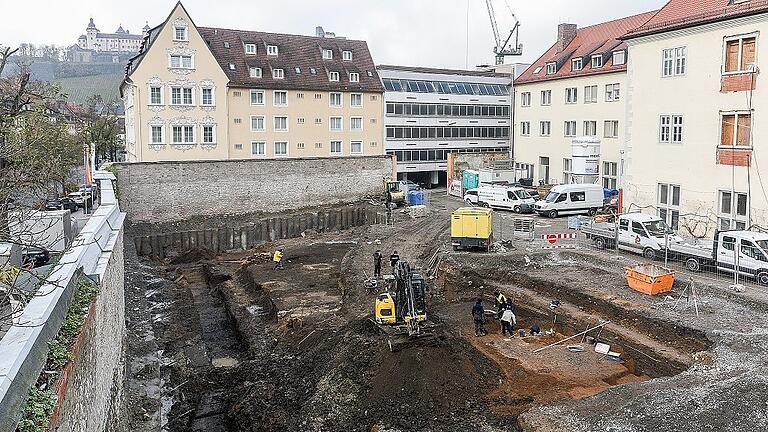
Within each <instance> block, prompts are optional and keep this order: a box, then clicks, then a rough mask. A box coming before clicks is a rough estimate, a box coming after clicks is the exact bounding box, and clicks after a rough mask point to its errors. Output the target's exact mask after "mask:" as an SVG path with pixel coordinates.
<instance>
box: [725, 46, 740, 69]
mask: <svg viewBox="0 0 768 432" xmlns="http://www.w3.org/2000/svg"><path fill="white" fill-rule="evenodd" d="M738 69H739V41H737V40H735V41H729V42H728V43H727V44H726V46H725V71H726V72H733V71H736V70H738Z"/></svg>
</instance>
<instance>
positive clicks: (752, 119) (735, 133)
mask: <svg viewBox="0 0 768 432" xmlns="http://www.w3.org/2000/svg"><path fill="white" fill-rule="evenodd" d="M729 115H732V116H734V121H733V143H732V144H730V145H728V144H723V117H725V116H729ZM745 115H749V116H750V119H749V129H750V133H749V140H750V142H749V145H746V146H743V145H738V141H739V136H738V133H739V127H738V126H739V117H740V116H745ZM754 122H755V116H754V113H753V112H752V111H723V112H721V113H720V139H719V140H718V148H720V149H742V150H749V149H752V148H753V144H754V141H753V140H754V136H753V131H752V128H753V127H754Z"/></svg>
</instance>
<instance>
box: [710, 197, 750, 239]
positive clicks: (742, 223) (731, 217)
mask: <svg viewBox="0 0 768 432" xmlns="http://www.w3.org/2000/svg"><path fill="white" fill-rule="evenodd" d="M725 194H729V195H731V205H730V207H731V208H730V210H729V211H728V212H724V211H723V198H724V196H725ZM739 196H743V197H744V199H745V200H746V206H745V210H746V211H745V213H744V214H743V215H740V214H738V213H737V212H738V207H739V206H738V202H739V200H738V198H739ZM716 211H717V226H718V228H720V229H724V228H725V229H742V230H746V229H747V228H749V227H748V225H747V220H748V217H749V194H747V193H746V192H741V191H731V190H728V189H720V190H718V191H717V209H716ZM723 222H728V226H727V227H725V226H723Z"/></svg>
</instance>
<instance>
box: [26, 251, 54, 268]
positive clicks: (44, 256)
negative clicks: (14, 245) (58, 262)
mask: <svg viewBox="0 0 768 432" xmlns="http://www.w3.org/2000/svg"><path fill="white" fill-rule="evenodd" d="M50 260H51V254H50V253H48V251H47V250H46V249H44V248H41V247H37V246H26V247H24V248H23V249H22V250H21V263H22V265H23V266H30V267H32V268H35V267H40V266H44V265H46V264H48V262H49V261H50Z"/></svg>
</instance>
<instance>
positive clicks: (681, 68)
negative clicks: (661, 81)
mask: <svg viewBox="0 0 768 432" xmlns="http://www.w3.org/2000/svg"><path fill="white" fill-rule="evenodd" d="M685 68H686V48H685V47H678V48H669V49H665V50H664V51H663V54H662V68H661V75H662V76H665V77H671V76H678V75H685Z"/></svg>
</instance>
